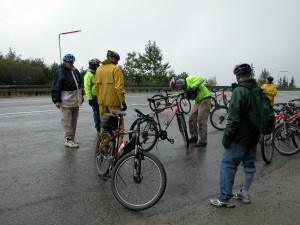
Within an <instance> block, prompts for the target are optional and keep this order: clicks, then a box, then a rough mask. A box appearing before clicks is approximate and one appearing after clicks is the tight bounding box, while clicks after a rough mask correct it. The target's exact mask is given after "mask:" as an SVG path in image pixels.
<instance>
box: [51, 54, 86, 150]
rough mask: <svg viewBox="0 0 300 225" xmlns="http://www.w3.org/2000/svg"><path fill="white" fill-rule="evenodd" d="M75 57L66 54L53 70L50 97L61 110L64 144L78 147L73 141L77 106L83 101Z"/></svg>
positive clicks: (77, 113)
mask: <svg viewBox="0 0 300 225" xmlns="http://www.w3.org/2000/svg"><path fill="white" fill-rule="evenodd" d="M74 61H75V57H74V56H73V55H72V54H66V55H65V56H64V57H63V64H61V65H60V66H58V67H57V68H56V70H55V72H54V82H53V85H52V88H51V97H52V101H53V103H54V104H55V106H56V107H57V108H58V109H60V111H61V124H62V127H63V130H64V136H65V139H66V140H65V144H64V145H65V146H66V147H70V148H78V147H79V144H78V143H77V142H76V141H75V139H74V138H75V133H76V127H77V120H78V115H79V106H81V104H82V102H83V91H82V79H81V77H80V73H79V71H78V70H77V69H76V68H75V67H74Z"/></svg>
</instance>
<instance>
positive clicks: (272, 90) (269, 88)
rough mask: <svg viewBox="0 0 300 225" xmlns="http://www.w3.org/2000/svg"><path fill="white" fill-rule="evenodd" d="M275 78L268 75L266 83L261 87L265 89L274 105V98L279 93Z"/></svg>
mask: <svg viewBox="0 0 300 225" xmlns="http://www.w3.org/2000/svg"><path fill="white" fill-rule="evenodd" d="M273 80H274V78H273V77H271V76H268V77H267V78H266V83H265V84H263V85H262V86H261V89H263V91H264V93H265V94H266V95H267V97H268V98H269V100H270V103H271V105H274V98H275V96H276V95H277V89H276V87H275V85H274V84H273Z"/></svg>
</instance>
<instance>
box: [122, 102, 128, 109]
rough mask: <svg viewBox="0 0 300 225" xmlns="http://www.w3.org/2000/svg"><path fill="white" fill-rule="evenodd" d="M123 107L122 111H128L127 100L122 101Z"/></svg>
mask: <svg viewBox="0 0 300 225" xmlns="http://www.w3.org/2000/svg"><path fill="white" fill-rule="evenodd" d="M121 107H122V111H126V109H127V105H126V102H122V103H121Z"/></svg>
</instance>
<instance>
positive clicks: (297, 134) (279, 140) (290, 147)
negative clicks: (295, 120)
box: [274, 123, 300, 155]
mask: <svg viewBox="0 0 300 225" xmlns="http://www.w3.org/2000/svg"><path fill="white" fill-rule="evenodd" d="M274 146H275V149H276V150H277V151H278V152H279V153H281V154H283V155H293V154H296V153H297V152H299V151H300V128H299V127H298V126H296V125H294V124H290V123H282V124H280V125H278V126H277V127H276V128H275V130H274Z"/></svg>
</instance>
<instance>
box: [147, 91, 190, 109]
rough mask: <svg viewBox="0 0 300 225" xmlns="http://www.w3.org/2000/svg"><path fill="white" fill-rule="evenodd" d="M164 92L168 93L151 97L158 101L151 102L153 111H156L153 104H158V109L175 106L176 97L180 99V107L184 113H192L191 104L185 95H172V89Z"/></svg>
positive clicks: (150, 105)
mask: <svg viewBox="0 0 300 225" xmlns="http://www.w3.org/2000/svg"><path fill="white" fill-rule="evenodd" d="M164 91H165V92H166V95H163V94H162V93H159V94H156V95H153V96H152V97H151V98H153V99H156V100H157V101H155V103H152V102H149V107H150V109H151V110H152V111H154V110H155V108H154V106H153V104H156V108H157V109H160V108H163V107H165V106H170V105H173V104H174V102H175V98H176V97H179V101H178V102H179V107H180V109H181V111H182V112H183V113H185V114H188V113H189V112H190V111H191V102H190V100H189V99H187V98H186V96H185V95H176V94H175V95H174V94H170V93H169V91H170V89H165V90H164Z"/></svg>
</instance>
